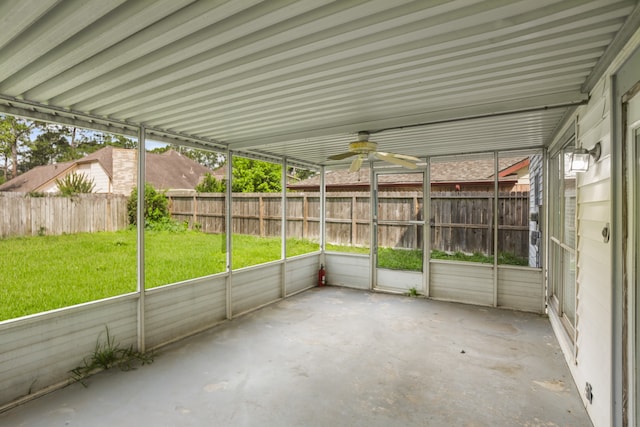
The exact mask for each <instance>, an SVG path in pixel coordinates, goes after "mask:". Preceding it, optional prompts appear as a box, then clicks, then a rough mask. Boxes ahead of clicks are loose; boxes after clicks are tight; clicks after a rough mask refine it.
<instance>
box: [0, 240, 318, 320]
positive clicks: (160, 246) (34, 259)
mask: <svg viewBox="0 0 640 427" xmlns="http://www.w3.org/2000/svg"><path fill="white" fill-rule="evenodd" d="M233 243H234V251H233V262H234V269H237V268H242V267H247V266H250V265H256V264H261V263H264V262H268V261H272V260H275V259H280V238H256V237H252V236H241V235H237V236H234V237H233ZM145 246H146V250H145V276H146V284H145V286H146V288H153V287H157V286H161V285H165V284H168V283H175V282H179V281H183V280H187V279H191V278H195V277H201V276H206V275H209V274H215V273H220V272H223V271H225V270H226V255H225V236H224V235H215V234H205V233H200V232H197V231H182V232H179V233H175V232H169V231H150V232H146V233H145ZM316 250H318V244H317V243H313V242H310V241H306V240H298V239H290V240H288V241H287V251H288V255H289V256H295V255H300V254H304V253H308V252H313V251H316ZM0 253H1V254H2V256H0V277H1V278H2V279H1V283H0V301H2V302H3V303H2V304H1V305H0V321H1V320H6V319H12V318H15V317H20V316H25V315H28V314H33V313H39V312H41V311H47V310H53V309H56V308H61V307H66V306H69V305H74V304H80V303H83V302H88V301H94V300H97V299H102V298H107V297H110V296H115V295H121V294H125V293H128V292H133V291H135V290H136V232H135V230H124V231H118V232H113V233H108V232H103V233H91V234H90V233H79V234H68V235H62V236H34V237H22V238H13V239H5V240H0Z"/></svg>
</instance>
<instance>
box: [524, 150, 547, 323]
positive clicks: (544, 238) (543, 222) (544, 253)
mask: <svg viewBox="0 0 640 427" xmlns="http://www.w3.org/2000/svg"><path fill="white" fill-rule="evenodd" d="M529 197H531V196H529ZM541 200H542V206H543V209H542V212H538V216H539V217H538V220H539V221H540V224H541V225H540V226H541V227H542V228H541V230H540V237H539V238H540V239H542V244H541V245H540V250H541V251H542V253H541V254H540V261H541V266H542V289H544V292H542V301H541V304H542V305H541V307H540V308H541V310H540V312H541V313H545V312H546V309H547V301H549V299H550V298H551V293H550V292H549V258H548V253H549V236H550V234H549V227H548V226H547V224H549V151H548V150H547V149H546V148H544V149H543V150H542V198H541Z"/></svg>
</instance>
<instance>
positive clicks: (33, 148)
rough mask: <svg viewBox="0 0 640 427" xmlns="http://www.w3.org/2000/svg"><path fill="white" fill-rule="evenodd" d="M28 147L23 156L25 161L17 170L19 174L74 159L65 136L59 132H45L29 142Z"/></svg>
mask: <svg viewBox="0 0 640 427" xmlns="http://www.w3.org/2000/svg"><path fill="white" fill-rule="evenodd" d="M28 147H29V151H28V152H27V153H26V154H25V160H24V161H23V163H22V165H20V167H19V168H18V169H19V170H20V172H21V173H24V172H26V171H28V170H29V169H33V168H35V167H36V166H42V165H50V164H52V163H57V162H66V161H69V160H73V159H74V158H75V157H74V154H73V148H72V147H71V146H70V145H69V142H68V141H67V136H66V135H65V134H64V133H63V132H59V131H53V130H49V129H47V130H45V132H43V133H41V134H39V135H38V136H37V137H36V139H35V140H34V141H32V142H30V143H29V144H28Z"/></svg>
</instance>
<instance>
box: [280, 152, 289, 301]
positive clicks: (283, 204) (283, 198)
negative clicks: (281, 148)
mask: <svg viewBox="0 0 640 427" xmlns="http://www.w3.org/2000/svg"><path fill="white" fill-rule="evenodd" d="M281 187H282V191H281V193H280V210H281V212H282V214H281V220H280V221H281V224H282V225H281V229H280V234H281V241H282V242H281V244H280V245H281V246H280V258H281V259H282V280H281V290H280V296H281V297H282V298H285V297H286V296H287V158H286V157H285V158H284V159H282V177H281Z"/></svg>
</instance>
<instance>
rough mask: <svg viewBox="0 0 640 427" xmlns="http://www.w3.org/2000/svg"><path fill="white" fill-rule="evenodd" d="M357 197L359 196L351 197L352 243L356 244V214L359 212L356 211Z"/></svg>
mask: <svg viewBox="0 0 640 427" xmlns="http://www.w3.org/2000/svg"><path fill="white" fill-rule="evenodd" d="M356 197H357V196H352V197H351V245H352V246H353V245H356V244H358V241H357V239H358V230H357V227H358V218H356V214H357V213H358V212H357V211H356Z"/></svg>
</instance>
